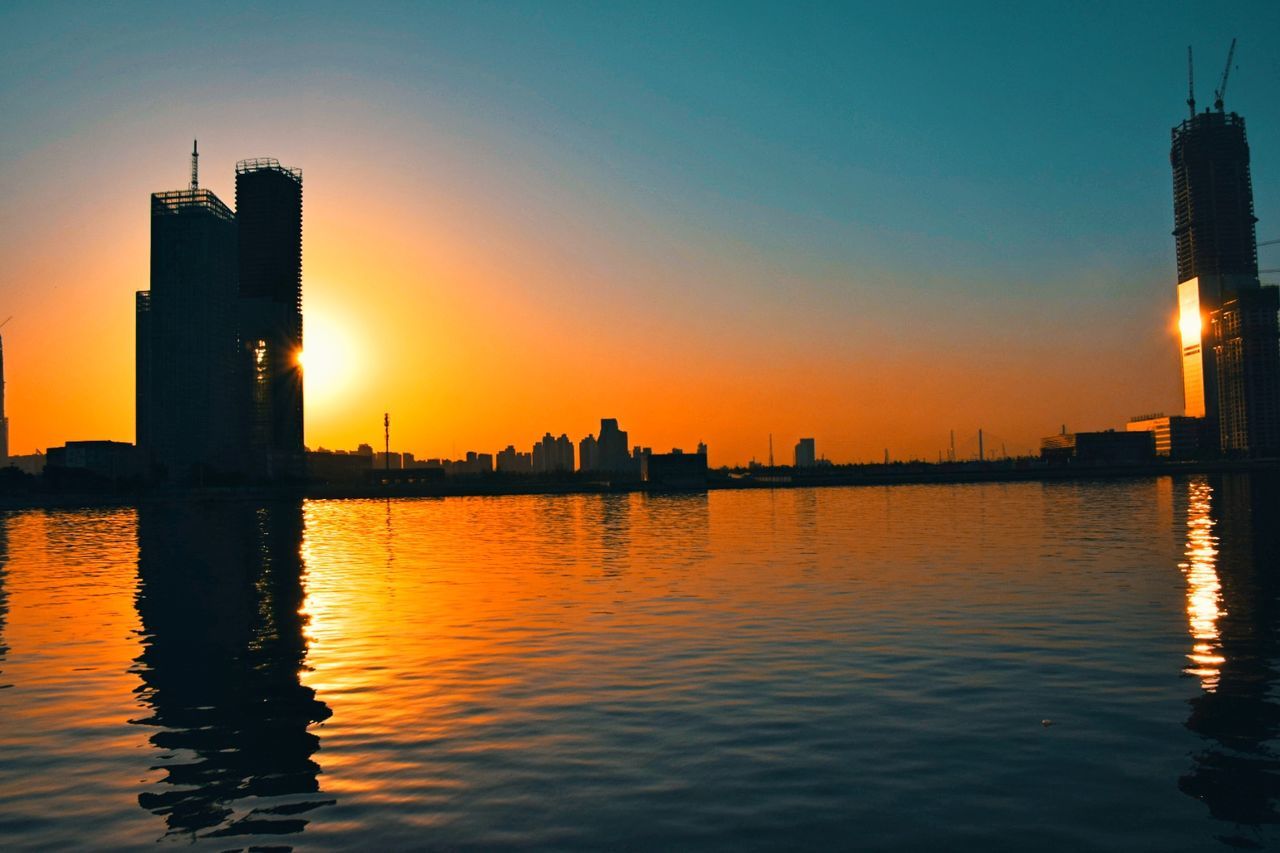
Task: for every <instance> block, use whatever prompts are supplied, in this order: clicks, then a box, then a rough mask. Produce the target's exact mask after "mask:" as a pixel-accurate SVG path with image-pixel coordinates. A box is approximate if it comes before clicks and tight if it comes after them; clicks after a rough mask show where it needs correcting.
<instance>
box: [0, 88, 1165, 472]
mask: <svg viewBox="0 0 1280 853" xmlns="http://www.w3.org/2000/svg"><path fill="white" fill-rule="evenodd" d="M361 85H363V84H361V83H359V81H357V82H355V83H352V82H351V81H343V80H338V81H336V82H335V81H334V80H330V79H325V78H317V77H315V75H311V76H308V77H307V78H306V84H305V87H304V88H303V89H302V91H301V92H300V93H299V92H294V93H291V94H290V96H289V97H284V96H282V95H279V94H239V95H237V96H236V97H235V98H223V99H221V100H217V99H214V100H212V101H210V102H209V103H208V104H206V103H204V102H203V101H202V95H201V93H199V92H197V93H193V94H191V95H190V97H186V96H183V97H179V96H178V95H177V94H173V95H170V96H167V99H162V100H161V101H160V102H159V103H147V102H131V103H130V104H129V105H128V106H127V107H125V108H122V109H121V110H118V111H102V112H101V114H100V115H98V117H97V118H96V119H94V120H92V121H88V120H86V121H85V122H82V123H81V124H79V125H77V126H76V127H75V130H74V133H71V132H68V133H65V134H63V135H57V134H50V135H49V136H48V138H47V139H45V140H44V141H42V142H40V143H39V144H33V145H30V146H28V147H27V148H25V149H23V150H21V151H18V152H16V156H12V157H9V158H8V159H7V160H5V161H4V164H3V175H4V178H5V187H6V190H7V192H6V197H5V199H4V202H3V219H2V220H0V256H3V257H4V258H5V261H6V263H5V265H4V269H3V270H0V293H2V294H3V296H4V304H3V305H2V306H0V313H3V314H5V315H7V314H13V315H15V319H14V320H13V321H12V322H11V323H10V324H9V325H8V326H7V327H6V328H5V330H4V351H5V362H6V371H7V377H6V378H7V381H8V385H7V392H8V400H7V408H8V411H7V414H8V416H9V418H10V423H11V428H10V446H11V452H13V453H15V454H16V453H30V452H32V451H34V450H35V449H37V448H46V447H49V446H52V445H57V444H60V443H62V442H64V441H66V440H69V439H70V440H82V439H117V440H132V439H133V437H134V424H133V421H134V411H133V408H134V403H133V349H134V342H133V335H134V317H133V293H134V291H135V290H137V289H141V288H145V287H147V285H148V261H149V258H148V239H149V232H148V228H149V222H148V194H149V193H150V192H153V191H158V190H166V189H175V188H181V187H182V186H183V185H184V184H185V181H186V178H187V169H188V161H187V152H188V151H189V150H190V139H191V136H192V135H199V137H200V149H201V155H202V156H201V167H202V177H203V180H202V183H203V185H205V186H208V187H209V188H211V189H213V190H214V191H215V192H217V193H218V194H219V195H220V196H221V197H222V198H223V200H224V201H226V202H227V203H228V204H234V192H233V168H234V163H235V161H236V160H237V159H240V158H243V157H252V156H274V157H277V158H279V159H280V160H281V161H282V162H283V163H285V164H286V165H290V166H297V167H300V168H301V169H302V170H303V173H304V235H303V245H304V270H303V277H304V310H305V324H306V330H307V331H306V349H307V350H308V359H309V361H310V369H309V370H308V372H307V378H306V383H307V384H306V394H307V408H306V440H307V444H308V445H309V446H311V447H313V448H314V447H318V446H325V447H329V448H335V447H338V448H352V447H354V446H355V445H356V444H357V443H359V442H362V441H367V442H370V443H374V444H380V442H381V420H382V413H383V412H384V411H390V413H391V417H392V424H393V445H394V446H395V447H396V448H397V449H404V450H410V451H412V452H414V453H416V454H418V455H419V456H453V455H461V454H463V453H464V452H465V451H467V450H479V451H482V452H483V451H488V452H494V451H497V450H499V449H501V448H502V447H505V446H506V445H507V444H508V443H514V444H516V446H517V447H520V448H523V449H528V447H529V446H530V445H531V444H532V443H533V442H534V441H536V440H537V439H538V438H539V437H540V436H541V435H542V434H543V433H544V432H545V431H547V430H550V431H552V432H553V433H554V434H557V435H558V434H559V433H561V432H567V433H568V434H569V436H570V437H571V438H573V439H574V440H575V441H576V440H577V439H579V438H580V437H582V436H583V435H585V434H586V433H587V432H596V431H597V430H598V427H599V419H600V418H601V417H616V418H618V419H619V420H620V422H621V425H622V427H623V428H624V429H626V430H628V431H629V432H630V435H631V440H632V443H633V444H644V445H647V446H652V447H653V448H654V449H655V450H665V449H668V448H670V447H672V446H680V447H683V448H686V449H691V448H692V447H693V446H694V445H695V444H696V443H697V442H698V441H699V440H702V441H706V442H707V443H708V444H709V445H710V454H711V460H710V461H711V463H712V464H713V465H722V464H734V463H745V462H747V461H748V460H749V459H752V458H757V459H764V458H766V456H767V453H768V436H769V434H770V433H772V434H773V436H774V447H775V454H776V456H777V458H778V459H779V460H789V459H790V454H791V447H792V445H793V444H794V442H795V440H796V439H797V438H798V437H800V436H814V437H815V438H816V439H817V447H818V452H819V454H821V455H826V456H827V457H828V458H831V459H833V460H834V461H838V462H843V461H852V460H859V459H866V460H870V459H879V458H880V457H881V456H882V454H883V452H884V449H885V448H888V449H889V450H890V452H891V454H892V455H893V456H894V457H895V458H906V457H910V456H919V457H925V458H935V457H936V454H937V453H938V451H939V450H940V449H942V448H944V447H945V446H946V444H947V441H948V430H950V429H952V428H954V429H955V430H956V432H957V445H958V449H959V451H960V454H961V455H962V456H964V455H971V454H975V453H976V450H977V447H976V431H977V429H978V428H979V427H983V428H985V430H986V432H987V436H988V442H987V447H988V449H989V451H991V452H996V451H998V450H999V449H1000V448H1001V446H1002V445H1003V446H1005V447H1007V450H1008V451H1009V452H1010V453H1017V452H1027V451H1029V450H1031V449H1033V448H1035V447H1037V445H1038V439H1039V437H1040V436H1042V435H1045V434H1048V433H1051V432H1056V431H1057V430H1058V428H1059V426H1060V425H1061V424H1063V423H1066V425H1067V426H1068V427H1069V428H1075V429H1098V428H1107V427H1121V428H1122V426H1123V423H1124V421H1125V420H1126V419H1127V418H1128V417H1129V416H1131V415H1134V414H1138V413H1144V412H1149V411H1155V410H1163V411H1166V412H1177V411H1179V410H1180V407H1181V399H1180V392H1179V385H1178V366H1177V344H1176V341H1175V340H1174V337H1173V327H1172V318H1173V312H1174V307H1175V304H1174V303H1175V299H1174V288H1173V286H1172V284H1171V278H1172V258H1173V246H1172V242H1171V241H1170V240H1168V238H1167V235H1166V234H1165V233H1164V231H1163V230H1161V229H1163V228H1164V226H1165V220H1166V219H1167V218H1168V211H1167V210H1166V209H1164V208H1159V207H1157V206H1154V205H1153V206H1152V207H1153V209H1152V211H1151V212H1150V218H1151V220H1152V223H1153V224H1152V226H1151V227H1150V228H1146V229H1145V230H1149V231H1150V232H1151V234H1152V237H1151V245H1153V246H1156V247H1165V248H1167V252H1164V251H1162V250H1160V251H1147V250H1145V248H1144V251H1143V253H1141V254H1139V255H1137V256H1136V259H1135V257H1134V256H1129V255H1126V256H1124V257H1121V258H1117V257H1115V256H1111V255H1108V254H1107V253H1106V252H1101V251H1100V252H1096V253H1094V254H1093V255H1087V256H1082V257H1080V258H1079V259H1078V263H1077V265H1075V266H1072V267H1066V266H1063V265H1060V264H1049V263H1046V264H1045V265H1044V268H1043V269H1042V270H1039V271H1038V272H1036V274H1035V278H1032V279H1026V280H1023V279H1021V278H1020V277H1019V276H1020V275H1021V273H1020V272H1019V270H1020V269H1022V267H1019V266H1017V265H1008V266H1001V265H1000V264H999V263H998V261H997V262H996V263H995V264H994V265H993V266H992V267H991V269H990V271H989V273H990V274H989V275H988V272H987V271H981V272H975V270H982V267H981V265H977V266H975V264H974V263H972V262H968V263H964V264H957V265H956V266H955V267H954V268H952V269H943V268H940V267H939V266H938V264H937V263H936V262H935V261H934V258H936V257H937V256H938V254H939V252H940V251H942V250H941V249H939V244H944V245H943V248H946V246H945V241H946V240H947V239H954V238H947V237H945V236H940V235H937V234H932V233H928V232H926V231H924V230H921V231H920V232H919V233H912V232H911V231H910V230H904V229H902V228H897V229H893V230H884V229H877V228H876V227H875V226H874V224H873V225H872V226H869V227H866V226H859V225H858V224H857V223H856V222H852V221H838V220H830V219H823V218H821V217H819V216H818V215H817V214H814V215H813V216H811V217H810V218H809V219H807V220H805V221H802V222H799V223H797V222H795V221H792V222H791V226H790V229H789V230H780V231H777V232H776V234H777V236H774V233H775V232H771V231H769V230H768V229H767V228H763V230H762V229H761V228H756V227H755V226H754V225H752V224H751V223H754V222H756V220H759V221H760V222H763V223H765V225H767V224H768V223H769V222H770V221H772V218H774V217H780V216H783V213H782V212H779V211H771V210H761V209H758V208H756V207H753V206H752V204H751V203H749V202H739V201H738V200H736V199H734V198H732V197H728V196H725V197H724V198H723V199H722V201H723V204H724V206H725V208H726V211H728V212H729V213H731V214H732V217H730V218H729V219H719V218H715V217H711V216H707V215H704V214H703V213H702V212H701V209H700V208H699V207H698V205H696V204H692V203H690V202H689V201H688V200H687V199H682V198H680V197H678V196H675V195H672V194H671V193H670V192H669V191H668V190H667V189H666V188H664V187H661V186H655V185H651V184H648V183H645V182H644V181H641V180H639V179H638V178H637V177H636V175H635V174H633V173H628V172H624V171H623V170H621V169H620V168H615V166H614V164H612V163H611V161H610V160H609V157H608V156H607V155H608V152H596V153H595V154H591V155H584V152H582V151H566V150H563V149H562V148H560V147H557V145H556V144H555V141H556V140H554V139H553V138H551V137H550V136H549V135H548V134H545V133H540V132H539V130H538V128H532V129H531V128H530V127H529V126H527V125H524V124H520V123H519V122H517V121H516V120H515V119H514V118H511V117H504V116H501V115H494V114H485V115H480V114H479V113H478V112H477V111H476V110H474V109H470V108H468V106H467V105H465V104H462V105H460V104H458V103H451V102H449V101H448V100H447V99H443V98H437V99H435V100H431V99H428V101H429V102H428V103H425V104H423V105H420V107H419V109H418V110H417V111H416V112H414V113H413V114H407V113H404V112H402V111H398V110H395V109H392V108H391V107H390V106H388V103H387V102H384V101H381V100H379V99H378V98H376V97H372V96H370V95H368V93H367V92H362V91H359V90H360V86H361ZM379 91H381V90H379ZM385 97H386V100H387V101H390V100H392V95H390V94H387V95H386V96H385ZM1159 144H1161V143H1160V142H1159V141H1157V146H1158V145H1159ZM1157 165H1159V164H1158V163H1157ZM735 223H736V224H735ZM762 227H763V226H762ZM761 233H763V234H764V235H765V236H763V237H761V236H759V235H760V234H761ZM1003 239H1004V235H1002V234H1001V232H1000V231H999V230H998V229H996V228H995V227H994V226H993V227H992V229H991V230H990V233H989V241H990V245H989V246H986V247H985V248H984V249H983V250H984V251H989V252H991V253H992V255H993V256H994V257H996V258H997V259H998V257H999V255H1000V253H1001V251H1002V248H1001V241H1002V240H1003ZM820 240H821V241H829V242H828V243H826V244H823V245H820V246H818V248H817V249H815V248H814V247H815V245H817V244H818V243H819V241H820ZM1166 244H1167V245H1166ZM824 246H825V249H826V250H824ZM965 251H968V249H966V248H965V247H964V246H958V247H957V253H958V255H963V254H964V252H965ZM975 251H976V249H975ZM993 277H995V278H998V279H999V280H998V281H995V278H993ZM993 281H995V284H994V285H993Z"/></svg>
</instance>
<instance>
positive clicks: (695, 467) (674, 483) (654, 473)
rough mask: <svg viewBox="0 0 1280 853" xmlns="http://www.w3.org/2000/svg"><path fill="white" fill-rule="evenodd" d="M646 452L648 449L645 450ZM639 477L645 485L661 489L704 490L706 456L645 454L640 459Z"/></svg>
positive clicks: (702, 454) (699, 454) (700, 454)
mask: <svg viewBox="0 0 1280 853" xmlns="http://www.w3.org/2000/svg"><path fill="white" fill-rule="evenodd" d="M645 450H646V451H648V448H645ZM640 464H641V476H642V478H643V479H644V481H645V482H646V483H649V484H650V485H652V486H655V487H657V488H663V489H705V488H706V487H707V454H705V453H682V452H681V451H679V450H675V451H672V452H671V453H653V452H651V451H650V452H646V453H644V454H643V455H642V456H641V457H640Z"/></svg>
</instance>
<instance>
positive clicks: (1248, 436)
mask: <svg viewBox="0 0 1280 853" xmlns="http://www.w3.org/2000/svg"><path fill="white" fill-rule="evenodd" d="M1189 103H1191V104H1192V114H1191V116H1190V117H1189V118H1188V119H1186V120H1185V121H1183V122H1182V123H1181V124H1179V125H1178V126H1177V127H1175V128H1173V131H1172V138H1173V144H1172V148H1171V150H1170V155H1169V159H1170V163H1171V165H1172V168H1173V211H1174V230H1173V236H1174V242H1175V245H1176V248H1177V260H1178V313H1179V328H1180V331H1181V345H1182V378H1183V396H1184V401H1185V414H1186V415H1188V416H1191V417H1203V418H1205V430H1204V444H1205V445H1206V446H1207V449H1210V450H1217V449H1222V450H1224V451H1227V452H1230V453H1255V454H1256V453H1259V452H1270V451H1269V450H1268V448H1269V447H1271V446H1273V444H1272V443H1273V439H1272V437H1271V433H1270V432H1269V430H1270V429H1271V427H1270V426H1268V425H1269V424H1270V423H1271V422H1272V420H1273V418H1272V416H1271V415H1267V414H1265V413H1267V412H1272V411H1274V410H1275V408H1276V407H1278V406H1280V399H1276V395H1277V394H1280V391H1277V380H1278V377H1277V373H1280V356H1275V357H1270V356H1267V355H1266V353H1267V352H1271V351H1274V349H1275V346H1276V345H1275V343H1274V341H1275V336H1276V328H1277V326H1276V312H1275V310H1274V309H1273V308H1272V309H1270V310H1269V306H1270V305H1274V301H1273V299H1272V298H1271V297H1267V296H1259V295H1254V294H1255V293H1256V291H1258V289H1259V287H1260V285H1259V282H1258V247H1257V238H1256V234H1255V223H1256V221H1257V218H1256V217H1255V216H1254V212H1253V182H1252V178H1251V176H1250V170H1249V143H1248V140H1247V139H1246V136H1245V125H1244V119H1243V118H1242V117H1240V116H1239V115H1238V114H1236V113H1227V112H1225V111H1224V109H1223V107H1222V101H1221V98H1219V100H1218V101H1217V103H1216V104H1215V109H1214V110H1212V111H1211V110H1209V109H1206V110H1205V111H1204V112H1202V113H1198V114H1197V113H1195V111H1194V102H1191V101H1189ZM1228 303H1231V304H1232V308H1231V310H1230V312H1229V315H1228V316H1221V314H1220V312H1221V311H1222V310H1223V308H1224V307H1225V306H1226V305H1227V304H1228ZM1268 310H1269V313H1268ZM1246 354H1248V356H1246ZM1220 356H1225V357H1226V358H1227V359H1228V362H1227V363H1226V364H1223V363H1222V362H1220V360H1219V358H1220ZM1246 373H1247V374H1248V375H1247V376H1246ZM1224 385H1226V386H1227V388H1224V387H1223V386H1224ZM1224 405H1225V406H1228V407H1230V410H1231V411H1230V412H1227V411H1224V410H1223V406H1224ZM1251 412H1256V413H1258V415H1257V416H1254V417H1251V416H1250V415H1249V413H1251ZM1255 425H1256V426H1255ZM1255 432H1256V433H1257V434H1256V436H1255V434H1254V433H1255Z"/></svg>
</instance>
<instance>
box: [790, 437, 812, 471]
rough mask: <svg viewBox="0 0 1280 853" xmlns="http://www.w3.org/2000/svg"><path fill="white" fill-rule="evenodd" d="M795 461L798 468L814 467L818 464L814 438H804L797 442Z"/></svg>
mask: <svg viewBox="0 0 1280 853" xmlns="http://www.w3.org/2000/svg"><path fill="white" fill-rule="evenodd" d="M795 462H796V467H797V468H812V467H813V466H814V465H815V464H817V454H816V451H815V448H814V441H813V439H812V438H802V439H800V440H799V441H797V442H796V453H795Z"/></svg>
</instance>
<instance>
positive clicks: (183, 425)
mask: <svg viewBox="0 0 1280 853" xmlns="http://www.w3.org/2000/svg"><path fill="white" fill-rule="evenodd" d="M197 152H198V149H196V148H195V146H194V144H193V146H192V152H191V183H190V185H189V186H188V187H187V188H186V189H183V190H172V191H168V192H157V193H153V194H152V195H151V287H150V289H149V290H144V291H140V292H138V294H137V295H136V301H135V310H136V318H137V327H136V334H137V361H136V371H137V373H136V381H137V386H136V431H137V444H138V448H139V451H140V453H141V456H142V459H143V464H144V466H145V468H146V470H147V471H148V473H149V474H150V475H151V476H153V477H157V478H161V479H167V480H170V481H173V482H200V481H204V480H205V479H206V478H207V477H208V476H210V475H214V474H217V473H219V472H226V471H228V470H231V469H233V468H234V467H235V466H236V464H237V440H236V417H235V411H236V392H235V353H236V347H235V343H236V332H235V329H236V298H237V294H236V222H235V215H234V214H233V213H232V212H231V209H230V208H228V207H227V206H226V205H225V204H223V203H222V201H221V199H219V198H218V197H217V196H216V195H214V194H213V193H212V192H210V191H209V190H206V189H201V188H200V184H199V174H198V168H197V164H198V162H199V161H198V157H199V154H198V153H197Z"/></svg>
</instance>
